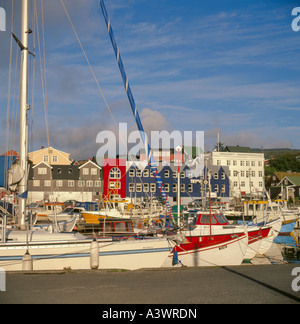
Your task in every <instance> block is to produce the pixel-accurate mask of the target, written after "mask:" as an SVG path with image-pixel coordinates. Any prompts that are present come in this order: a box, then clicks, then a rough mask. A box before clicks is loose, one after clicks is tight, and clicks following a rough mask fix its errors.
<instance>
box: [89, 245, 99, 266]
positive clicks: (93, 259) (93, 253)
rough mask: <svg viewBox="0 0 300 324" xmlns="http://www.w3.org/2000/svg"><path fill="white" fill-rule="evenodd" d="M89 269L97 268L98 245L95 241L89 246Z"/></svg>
mask: <svg viewBox="0 0 300 324" xmlns="http://www.w3.org/2000/svg"><path fill="white" fill-rule="evenodd" d="M90 267H91V269H98V268H99V244H98V242H97V240H96V239H94V240H93V241H92V242H91V245H90Z"/></svg>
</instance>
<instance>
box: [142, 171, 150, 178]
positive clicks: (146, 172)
mask: <svg viewBox="0 0 300 324" xmlns="http://www.w3.org/2000/svg"><path fill="white" fill-rule="evenodd" d="M143 177H145V178H148V177H149V170H148V169H145V170H144V171H143Z"/></svg>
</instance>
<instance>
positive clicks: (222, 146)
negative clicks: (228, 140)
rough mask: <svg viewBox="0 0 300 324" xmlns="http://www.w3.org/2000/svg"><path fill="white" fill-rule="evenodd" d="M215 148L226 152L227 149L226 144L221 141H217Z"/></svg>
mask: <svg viewBox="0 0 300 324" xmlns="http://www.w3.org/2000/svg"><path fill="white" fill-rule="evenodd" d="M214 149H215V150H217V151H220V152H224V151H225V144H224V143H221V142H219V144H218V143H217V144H216V145H215V147H214Z"/></svg>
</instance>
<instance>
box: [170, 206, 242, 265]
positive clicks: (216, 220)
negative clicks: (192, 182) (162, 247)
mask: <svg viewBox="0 0 300 324" xmlns="http://www.w3.org/2000/svg"><path fill="white" fill-rule="evenodd" d="M189 226H190V229H189V230H185V231H182V233H181V234H182V235H183V236H184V237H185V239H186V241H185V242H183V243H181V244H179V245H178V246H176V247H175V248H174V250H173V251H172V253H171V254H170V255H169V258H168V259H167V260H166V262H165V264H164V266H165V267H171V266H172V264H173V263H174V262H173V258H174V255H177V256H178V260H179V261H180V263H181V264H182V265H184V266H188V267H203V266H229V265H240V264H241V263H242V262H243V259H244V256H245V253H246V250H247V248H248V234H247V227H241V226H234V225H230V224H229V223H228V221H227V220H226V218H225V217H224V216H223V215H222V214H219V213H218V214H209V213H207V212H199V213H196V214H195V216H194V221H193V222H190V224H189Z"/></svg>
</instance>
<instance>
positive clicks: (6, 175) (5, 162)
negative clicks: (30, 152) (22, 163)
mask: <svg viewBox="0 0 300 324" xmlns="http://www.w3.org/2000/svg"><path fill="white" fill-rule="evenodd" d="M13 28H14V0H12V10H11V34H10V54H9V75H8V94H7V107H6V143H5V151H6V152H8V146H9V137H10V136H9V115H10V93H11V74H12V71H11V70H12V39H13V36H12V33H13ZM8 159H9V156H7V157H6V158H5V159H4V168H5V169H8ZM6 181H7V185H8V173H6V172H5V175H4V183H6Z"/></svg>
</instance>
